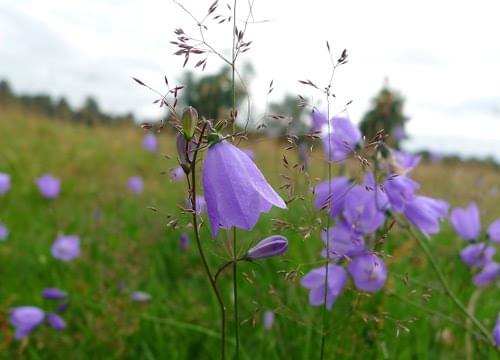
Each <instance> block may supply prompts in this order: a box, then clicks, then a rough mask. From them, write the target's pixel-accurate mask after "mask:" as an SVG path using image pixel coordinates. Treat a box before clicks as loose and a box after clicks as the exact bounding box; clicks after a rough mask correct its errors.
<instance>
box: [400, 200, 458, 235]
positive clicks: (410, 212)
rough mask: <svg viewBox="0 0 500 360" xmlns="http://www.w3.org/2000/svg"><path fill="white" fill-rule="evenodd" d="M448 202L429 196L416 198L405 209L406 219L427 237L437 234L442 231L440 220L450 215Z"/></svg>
mask: <svg viewBox="0 0 500 360" xmlns="http://www.w3.org/2000/svg"><path fill="white" fill-rule="evenodd" d="M448 208H449V205H448V203H447V202H446V201H443V200H438V199H433V198H430V197H427V196H415V198H414V199H413V200H411V201H410V202H408V203H407V204H406V206H405V209H404V214H405V216H406V218H407V219H408V220H409V221H410V222H411V223H412V224H413V225H415V226H416V227H417V228H418V229H419V230H420V231H421V232H422V233H424V234H425V235H429V234H436V233H438V232H439V230H440V220H441V219H443V218H445V217H446V215H447V214H448Z"/></svg>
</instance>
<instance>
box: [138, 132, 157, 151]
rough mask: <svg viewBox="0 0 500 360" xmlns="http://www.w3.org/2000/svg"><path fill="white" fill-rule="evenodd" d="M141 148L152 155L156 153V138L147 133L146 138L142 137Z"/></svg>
mask: <svg viewBox="0 0 500 360" xmlns="http://www.w3.org/2000/svg"><path fill="white" fill-rule="evenodd" d="M142 146H143V147H144V149H146V150H147V151H150V152H152V153H155V152H157V151H158V140H157V139H156V136H155V135H154V134H152V133H147V134H146V136H144V141H143V142H142Z"/></svg>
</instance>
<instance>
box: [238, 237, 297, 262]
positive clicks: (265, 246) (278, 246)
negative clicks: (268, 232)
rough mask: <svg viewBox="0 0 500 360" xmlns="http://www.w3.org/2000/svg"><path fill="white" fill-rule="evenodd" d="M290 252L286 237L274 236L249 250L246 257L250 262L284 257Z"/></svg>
mask: <svg viewBox="0 0 500 360" xmlns="http://www.w3.org/2000/svg"><path fill="white" fill-rule="evenodd" d="M287 250H288V240H287V238H286V237H284V236H280V235H273V236H270V237H268V238H265V239H264V240H261V241H259V242H258V243H257V245H255V246H254V247H252V248H251V249H250V250H248V252H247V254H246V257H247V258H248V259H250V260H259V259H265V258H270V257H273V256H279V255H283V254H284V253H285V252H286V251H287Z"/></svg>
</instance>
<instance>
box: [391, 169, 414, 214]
mask: <svg viewBox="0 0 500 360" xmlns="http://www.w3.org/2000/svg"><path fill="white" fill-rule="evenodd" d="M418 188H420V185H419V184H418V183H417V182H415V181H413V180H412V179H410V178H409V177H407V176H404V175H392V176H389V177H388V178H387V179H386V180H385V181H384V190H385V192H386V194H387V197H388V199H389V202H390V204H391V209H393V210H394V211H396V212H402V211H403V210H404V209H405V206H406V203H407V202H409V201H411V200H413V199H414V198H415V191H417V190H418Z"/></svg>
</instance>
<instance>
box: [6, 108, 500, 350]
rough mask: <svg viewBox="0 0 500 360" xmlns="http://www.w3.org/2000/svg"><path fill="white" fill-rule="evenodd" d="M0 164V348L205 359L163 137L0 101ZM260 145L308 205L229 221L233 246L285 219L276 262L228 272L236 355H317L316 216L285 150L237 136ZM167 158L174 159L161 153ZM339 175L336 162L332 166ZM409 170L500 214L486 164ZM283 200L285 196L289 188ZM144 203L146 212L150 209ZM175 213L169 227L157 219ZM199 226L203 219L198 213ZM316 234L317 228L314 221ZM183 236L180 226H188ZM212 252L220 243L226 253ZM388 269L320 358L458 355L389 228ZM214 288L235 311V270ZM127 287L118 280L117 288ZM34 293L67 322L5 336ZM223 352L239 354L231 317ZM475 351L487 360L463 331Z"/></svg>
mask: <svg viewBox="0 0 500 360" xmlns="http://www.w3.org/2000/svg"><path fill="white" fill-rule="evenodd" d="M0 134H2V141H1V142H0V171H2V172H7V173H9V174H10V175H11V176H12V184H13V185H12V189H11V190H10V191H9V192H8V193H7V194H6V195H5V196H3V197H0V222H3V223H5V224H6V225H7V226H8V228H9V230H10V236H9V238H8V240H6V241H5V242H1V243H0V279H1V286H0V358H5V359H17V358H23V359H117V358H123V359H216V358H218V339H219V322H218V307H217V306H218V305H217V303H216V301H215V298H214V296H213V294H212V292H211V291H210V288H209V284H208V281H207V279H206V277H205V275H204V273H203V268H202V266H201V263H200V260H199V257H198V254H197V252H196V250H195V247H194V239H193V236H192V235H191V234H190V235H191V236H190V237H191V246H190V248H189V249H188V251H187V252H182V251H181V250H180V247H179V241H178V238H179V234H180V233H181V232H182V231H186V225H187V224H189V216H188V215H182V214H181V213H180V209H179V207H178V206H182V207H184V206H185V198H186V185H185V184H184V183H183V182H181V183H174V182H172V181H171V180H170V179H169V177H168V175H167V174H165V172H168V170H169V169H170V168H172V167H174V166H176V160H175V152H174V149H175V144H174V137H173V136H172V135H171V134H169V133H168V132H167V131H165V132H163V133H161V134H159V140H160V153H159V154H156V155H155V154H152V153H149V152H147V151H145V150H144V149H143V148H142V139H143V135H144V131H143V130H141V129H140V128H138V127H131V126H116V127H100V126H97V127H86V126H77V125H74V124H70V123H64V122H59V121H55V120H52V119H45V118H40V117H38V116H35V115H32V114H29V113H24V112H22V111H20V110H19V109H13V108H10V109H9V108H7V109H0ZM243 146H244V147H249V148H252V149H253V150H255V151H256V154H257V160H256V161H257V163H258V165H259V167H260V168H261V169H262V170H263V172H264V174H265V175H266V176H267V177H268V180H269V181H270V182H271V183H272V184H273V185H274V187H275V188H278V187H279V186H280V185H281V183H282V178H280V176H279V174H280V173H281V174H287V176H289V177H291V178H293V179H295V180H296V181H295V184H296V188H295V190H296V192H297V193H299V194H303V195H304V200H297V201H294V202H292V203H291V204H290V206H289V210H288V211H282V210H273V211H272V212H271V214H269V215H266V216H263V217H261V219H260V221H259V222H258V225H257V227H256V229H255V231H253V232H252V233H245V232H243V231H239V241H240V245H239V249H238V250H239V252H240V253H243V252H244V251H245V250H246V249H247V248H248V247H249V246H250V245H251V244H253V243H255V242H256V241H258V240H260V239H262V238H264V237H267V236H269V235H271V234H274V233H277V231H273V223H272V221H271V219H273V218H276V219H281V220H284V221H286V222H288V223H289V224H291V227H290V228H289V229H285V230H283V231H281V232H279V233H281V234H283V235H285V236H287V237H288V239H289V252H288V253H287V254H286V256H284V257H281V258H275V259H271V260H268V261H261V262H257V263H253V264H251V263H243V264H241V265H240V266H239V273H240V275H241V280H242V281H241V282H240V288H239V293H240V295H239V297H240V318H241V319H242V321H243V324H242V326H241V329H240V336H241V358H242V359H285V358H286V359H314V358H316V357H318V355H319V342H320V334H319V331H320V329H321V311H322V309H321V307H318V308H314V307H311V306H309V305H308V294H307V291H306V290H305V289H304V288H302V287H301V286H300V285H299V279H300V277H301V275H302V273H303V272H307V271H308V270H309V269H311V268H312V267H317V266H319V264H320V261H321V258H320V256H319V253H320V250H321V247H322V243H321V241H319V231H317V232H313V233H311V236H310V237H307V238H305V236H304V232H302V231H299V227H301V226H307V225H308V224H309V225H310V224H311V223H313V222H314V221H315V219H316V218H317V211H316V210H315V209H314V208H313V207H312V204H311V195H310V193H309V192H308V185H307V183H306V181H305V178H304V177H303V175H300V174H298V173H297V172H296V171H294V170H289V169H285V168H284V167H283V161H282V156H283V154H286V156H287V158H288V159H289V162H290V163H293V162H294V154H293V151H292V150H289V151H286V150H284V148H285V146H283V145H279V144H277V143H276V142H274V141H272V140H269V139H257V140H254V141H249V142H248V143H247V144H243ZM163 155H170V156H171V158H170V159H168V158H166V157H164V156H163ZM320 158H321V154H320V153H319V152H315V153H314V154H313V167H312V170H311V173H312V175H311V180H312V181H313V182H315V181H316V180H315V178H321V179H323V180H324V168H323V167H324V163H323V161H322V160H321V159H320ZM334 170H335V171H337V169H336V168H335V169H334ZM45 172H49V173H51V174H53V175H54V176H57V177H59V178H61V180H62V191H61V195H60V196H59V198H57V199H55V200H52V201H48V200H45V199H43V198H42V197H41V196H40V195H39V193H38V191H37V189H36V187H35V184H34V179H35V178H36V177H38V176H40V175H42V174H43V173H45ZM134 175H140V176H142V177H143V179H144V182H145V189H144V192H143V193H142V194H139V195H137V194H133V193H132V192H131V191H130V190H129V189H128V188H127V180H128V178H129V177H131V176H134ZM414 177H415V178H416V180H417V181H418V182H420V183H421V184H422V186H423V189H422V191H421V193H423V194H426V195H429V196H435V197H440V198H443V199H445V200H447V201H449V202H450V203H451V204H452V205H453V206H463V205H466V204H467V203H468V202H469V201H471V200H475V201H476V202H477V203H478V205H479V207H480V209H481V211H482V221H483V226H486V224H488V223H489V222H490V221H491V220H493V219H494V218H497V217H500V204H499V196H498V195H494V194H492V193H491V192H490V188H491V187H492V186H499V185H500V172H499V171H498V170H497V169H495V168H493V167H489V166H485V165H481V164H463V163H456V162H455V163H449V164H447V163H441V164H429V163H424V164H422V165H420V166H419V168H418V169H417V170H416V171H415V173H414ZM285 197H286V196H285ZM151 208H154V209H155V210H152V209H151ZM174 219H178V224H179V225H178V227H177V228H172V226H168V224H169V223H171V221H172V220H174ZM205 221H206V219H205ZM207 225H208V224H206V223H205V225H204V226H203V227H202V231H201V234H202V238H203V239H202V240H203V244H204V246H205V249H206V252H207V254H208V255H209V260H210V263H211V265H212V268H215V266H216V265H221V264H222V263H224V262H225V261H226V260H229V259H231V257H232V254H231V248H230V245H229V242H230V240H231V237H230V235H229V234H226V233H224V232H222V234H221V236H219V239H218V240H217V241H219V242H224V244H227V245H225V246H217V247H216V246H214V244H215V242H214V241H213V240H212V239H211V237H210V235H209V231H208V226H207ZM317 228H318V229H319V225H318V226H317ZM187 230H188V231H189V229H187ZM61 233H64V234H77V235H79V236H80V237H81V240H82V242H81V247H82V255H81V257H80V258H78V259H76V260H74V261H73V262H70V263H63V262H60V261H58V260H56V259H54V258H52V256H51V254H50V245H51V244H52V242H53V241H54V240H55V238H56V237H57V235H58V234H61ZM429 246H430V247H431V250H432V252H433V253H434V254H435V256H436V257H437V259H438V261H439V264H440V266H441V267H442V268H443V270H444V273H445V276H446V277H447V279H448V281H449V282H450V284H451V286H452V288H453V290H454V291H456V293H457V294H458V295H459V297H460V299H461V300H462V301H463V302H464V303H466V304H467V302H468V301H469V298H470V297H471V295H472V293H473V292H474V286H473V285H472V280H471V274H470V271H469V269H468V268H467V266H466V265H464V264H463V263H462V262H461V261H460V260H459V258H458V252H459V250H460V249H461V248H462V247H463V246H464V241H463V240H459V239H458V237H456V236H455V235H454V234H453V232H452V230H451V228H450V227H449V226H448V225H444V227H443V231H442V232H441V233H440V234H439V235H437V236H435V237H433V238H432V240H430V242H429ZM221 249H222V250H221ZM383 250H384V252H386V253H387V254H390V257H388V258H386V262H387V265H388V269H389V279H388V283H387V285H386V286H385V288H384V290H383V291H381V292H379V293H376V294H373V295H366V294H362V293H359V292H358V291H356V290H355V289H354V287H353V285H352V284H351V283H348V286H347V288H346V290H345V291H344V293H343V294H342V295H341V296H340V297H339V298H338V299H337V302H336V303H335V305H334V307H333V310H332V311H331V312H330V313H329V315H328V322H329V334H328V338H327V346H326V358H328V359H333V358H353V359H452V358H463V357H464V351H465V337H466V336H467V331H466V329H465V320H464V319H463V316H462V315H461V314H460V312H459V311H458V309H456V308H455V307H454V305H453V303H452V302H451V301H450V300H449V299H448V298H447V297H446V296H445V294H444V293H443V291H442V288H441V287H440V285H439V283H438V281H437V279H436V277H435V274H434V273H433V272H432V270H431V268H430V266H429V265H428V263H427V261H426V259H425V257H424V255H423V253H422V252H421V250H420V249H419V248H418V245H417V243H416V242H415V241H414V240H413V239H412V238H411V236H409V235H408V234H407V233H405V232H404V231H402V230H401V229H394V230H393V231H392V232H391V233H390V234H389V237H388V238H387V240H386V242H385V244H384V245H383ZM221 281H222V282H221V284H222V286H221V290H222V292H223V296H224V297H225V299H226V303H227V304H228V312H229V313H228V318H229V321H231V320H232V309H233V308H232V303H231V294H232V288H231V278H230V272H228V273H225V274H223V275H222V278H221ZM120 284H125V288H123V286H120ZM45 287H59V288H61V289H64V290H66V291H67V292H68V293H69V294H70V299H71V300H70V307H69V309H68V310H67V312H66V313H65V314H64V318H65V320H66V322H67V329H65V330H64V331H62V332H56V331H55V330H53V329H51V328H48V327H41V328H39V329H38V330H37V331H36V332H34V333H33V334H32V335H31V336H30V337H29V339H28V340H24V341H21V342H19V341H15V340H14V339H13V329H12V327H11V326H10V325H9V324H8V312H9V308H11V307H13V306H21V305H36V306H40V307H42V308H44V309H46V310H50V309H52V308H53V307H54V305H53V303H51V302H50V301H48V300H42V298H41V296H40V292H41V291H42V289H43V288H45ZM135 290H141V291H145V292H147V293H149V294H151V295H152V299H151V301H149V302H147V303H135V302H132V301H131V300H130V299H129V297H128V295H129V293H130V292H131V291H135ZM499 295H500V290H499V289H498V288H488V289H486V290H485V291H484V292H483V294H482V295H481V296H480V298H479V300H478V304H477V306H476V309H475V312H476V315H477V317H478V318H479V319H480V320H481V321H483V322H484V324H485V325H486V326H487V328H488V329H491V328H492V327H493V323H494V321H495V319H496V316H497V314H498V311H499V310H500V308H499V302H498V298H499ZM265 310H273V311H275V323H274V326H273V328H272V329H271V330H265V329H264V328H263V326H262V314H263V312H264V311H265ZM228 329H229V331H230V333H229V335H228V344H227V349H228V352H229V354H232V352H233V351H234V346H233V342H234V340H233V334H232V325H230V326H228ZM470 334H471V337H472V340H473V349H472V351H473V352H472V353H471V355H474V356H475V357H476V358H481V359H494V358H498V353H497V352H495V351H494V350H493V349H492V348H491V346H490V345H488V344H487V343H486V342H484V341H482V340H481V339H480V335H479V334H478V333H477V332H476V331H475V330H474V329H472V332H471V333H470Z"/></svg>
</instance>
